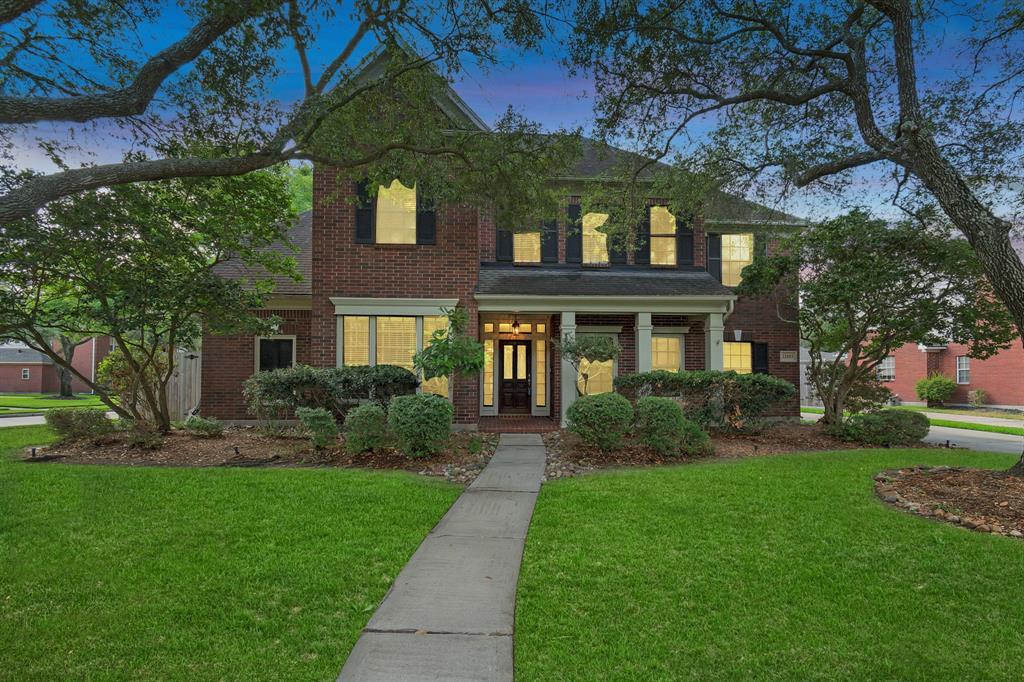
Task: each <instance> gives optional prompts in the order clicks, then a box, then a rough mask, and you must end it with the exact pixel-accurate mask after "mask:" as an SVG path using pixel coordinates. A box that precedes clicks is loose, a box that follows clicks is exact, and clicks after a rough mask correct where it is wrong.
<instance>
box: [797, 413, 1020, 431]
mask: <svg viewBox="0 0 1024 682" xmlns="http://www.w3.org/2000/svg"><path fill="white" fill-rule="evenodd" d="M889 409H913V410H915V411H918V412H921V411H924V410H923V408H908V407H898V408H896V407H894V408H889ZM800 411H801V412H810V413H811V414H824V412H825V410H823V409H822V408H820V407H801V408H800ZM928 411H929V412H930V411H931V409H929V410H928ZM943 412H950V413H953V414H967V412H964V411H960V412H956V411H955V410H943ZM928 423H929V424H931V425H932V426H945V427H947V428H951V429H964V430H966V431H985V432H987V433H1005V434H1007V435H1010V436H1024V427H1019V426H1001V425H997V424H978V423H976V422H961V421H956V420H955V419H932V418H931V417H929V418H928Z"/></svg>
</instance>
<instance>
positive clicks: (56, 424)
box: [45, 407, 116, 440]
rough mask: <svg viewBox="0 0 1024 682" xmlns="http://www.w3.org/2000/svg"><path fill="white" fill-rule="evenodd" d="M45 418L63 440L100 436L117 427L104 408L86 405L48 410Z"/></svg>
mask: <svg viewBox="0 0 1024 682" xmlns="http://www.w3.org/2000/svg"><path fill="white" fill-rule="evenodd" d="M45 418H46V423H47V424H48V425H49V427H50V428H51V429H53V430H54V431H56V432H57V435H58V436H60V437H61V439H63V440H75V439H78V438H98V437H100V436H104V435H106V434H109V433H112V432H113V431H114V430H115V429H116V425H115V424H114V422H113V421H111V420H110V419H107V415H106V412H105V411H104V410H93V409H89V408H86V407H58V408H55V409H52V410H47V411H46V415H45Z"/></svg>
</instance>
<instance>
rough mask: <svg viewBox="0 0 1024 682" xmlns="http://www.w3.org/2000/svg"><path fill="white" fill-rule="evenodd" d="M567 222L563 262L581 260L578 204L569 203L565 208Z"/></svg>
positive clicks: (581, 230)
mask: <svg viewBox="0 0 1024 682" xmlns="http://www.w3.org/2000/svg"><path fill="white" fill-rule="evenodd" d="M566 215H567V216H568V218H569V224H568V225H566V228H565V262H566V263H582V262H583V225H582V223H581V222H580V205H579V204H569V207H568V209H567V210H566Z"/></svg>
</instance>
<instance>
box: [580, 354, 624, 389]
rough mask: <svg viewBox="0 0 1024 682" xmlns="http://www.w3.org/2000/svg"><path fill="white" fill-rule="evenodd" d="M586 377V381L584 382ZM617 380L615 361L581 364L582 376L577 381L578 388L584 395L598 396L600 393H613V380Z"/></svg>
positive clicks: (582, 362)
mask: <svg viewBox="0 0 1024 682" xmlns="http://www.w3.org/2000/svg"><path fill="white" fill-rule="evenodd" d="M584 375H586V381H584ZM614 378H615V361H614V360H603V361H600V362H590V361H589V360H583V361H581V362H580V375H579V377H578V378H577V380H576V386H577V388H579V390H580V393H582V394H583V395H597V394H598V393H611V391H612V380H613V379H614Z"/></svg>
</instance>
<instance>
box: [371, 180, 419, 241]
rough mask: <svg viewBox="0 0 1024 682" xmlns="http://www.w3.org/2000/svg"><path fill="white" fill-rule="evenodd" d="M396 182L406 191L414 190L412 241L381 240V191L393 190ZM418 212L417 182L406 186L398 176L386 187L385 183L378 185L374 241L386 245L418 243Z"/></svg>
mask: <svg viewBox="0 0 1024 682" xmlns="http://www.w3.org/2000/svg"><path fill="white" fill-rule="evenodd" d="M396 184H397V185H398V187H399V188H400V189H402V190H406V191H408V190H412V198H413V208H412V241H403V242H383V241H381V240H380V218H381V210H380V200H381V191H382V190H385V191H393V188H394V187H395V185H396ZM403 213H404V211H403ZM418 213H419V192H418V191H417V189H416V184H415V183H413V186H412V187H406V186H405V184H403V183H402V181H401V180H399V179H398V178H395V179H393V180H392V181H391V184H390V185H388V186H387V187H385V186H384V185H378V186H377V194H376V196H374V197H373V243H374V244H384V245H387V246H415V245H416V243H417V235H416V221H417V218H418V215H417V214H418Z"/></svg>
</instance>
